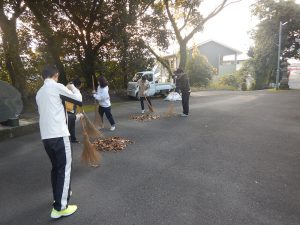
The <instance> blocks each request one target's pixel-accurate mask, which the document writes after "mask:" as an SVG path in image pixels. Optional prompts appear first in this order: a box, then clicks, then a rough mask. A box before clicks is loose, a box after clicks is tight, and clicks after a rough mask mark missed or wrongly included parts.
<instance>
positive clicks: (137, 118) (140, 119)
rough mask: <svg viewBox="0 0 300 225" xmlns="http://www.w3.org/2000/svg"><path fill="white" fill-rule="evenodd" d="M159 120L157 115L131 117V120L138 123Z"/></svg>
mask: <svg viewBox="0 0 300 225" xmlns="http://www.w3.org/2000/svg"><path fill="white" fill-rule="evenodd" d="M159 118H160V116H159V115H154V114H143V115H135V116H131V119H132V120H136V121H139V122H144V121H150V120H158V119H159Z"/></svg>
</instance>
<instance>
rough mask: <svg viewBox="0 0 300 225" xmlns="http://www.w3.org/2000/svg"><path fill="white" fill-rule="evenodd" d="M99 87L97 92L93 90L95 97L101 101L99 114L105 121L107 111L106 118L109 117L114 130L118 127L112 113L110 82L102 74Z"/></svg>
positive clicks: (111, 128)
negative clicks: (109, 91)
mask: <svg viewBox="0 0 300 225" xmlns="http://www.w3.org/2000/svg"><path fill="white" fill-rule="evenodd" d="M98 84H99V86H98V88H97V92H93V96H94V98H95V99H96V100H97V101H98V102H99V114H100V117H101V119H102V121H103V115H104V113H105V116H106V118H107V119H108V121H109V123H110V125H111V127H110V130H111V131H114V130H115V129H116V126H115V121H114V118H113V116H112V114H111V103H110V97H109V93H108V90H109V88H108V84H107V80H106V79H105V77H103V76H100V77H99V78H98Z"/></svg>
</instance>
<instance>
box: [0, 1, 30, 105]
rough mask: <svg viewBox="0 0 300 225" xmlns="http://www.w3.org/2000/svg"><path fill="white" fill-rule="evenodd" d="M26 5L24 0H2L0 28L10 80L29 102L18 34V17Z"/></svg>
mask: <svg viewBox="0 0 300 225" xmlns="http://www.w3.org/2000/svg"><path fill="white" fill-rule="evenodd" d="M25 8H26V6H25V4H24V1H22V0H14V1H13V0H9V1H4V0H0V28H1V30H2V43H3V50H4V54H5V65H6V68H7V70H8V72H9V76H10V80H11V82H12V84H13V86H15V87H16V88H17V89H18V90H19V91H20V93H21V94H22V99H23V101H24V103H25V104H26V103H27V100H28V92H27V88H26V79H25V77H26V70H25V68H24V65H23V62H22V60H21V57H20V55H21V54H20V45H19V39H18V34H17V19H18V18H19V16H20V15H21V14H22V13H23V12H24V10H25Z"/></svg>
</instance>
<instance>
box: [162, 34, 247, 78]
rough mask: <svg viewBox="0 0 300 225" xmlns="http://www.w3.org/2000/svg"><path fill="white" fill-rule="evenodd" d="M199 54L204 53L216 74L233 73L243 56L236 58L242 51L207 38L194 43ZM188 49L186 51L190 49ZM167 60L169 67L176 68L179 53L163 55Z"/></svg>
mask: <svg viewBox="0 0 300 225" xmlns="http://www.w3.org/2000/svg"><path fill="white" fill-rule="evenodd" d="M196 47H197V48H198V49H199V51H200V54H201V55H204V56H205V57H206V58H207V60H208V62H209V63H210V64H211V65H212V66H213V67H214V68H216V69H217V71H218V75H224V74H228V73H234V72H235V71H237V70H238V69H239V65H240V64H241V62H242V61H244V60H245V58H242V59H238V55H240V54H241V53H242V52H240V51H239V50H236V49H234V48H231V47H228V46H226V45H224V44H221V43H219V42H217V41H214V40H209V41H206V42H204V43H201V44H199V45H196ZM191 50H192V49H189V50H188V51H191ZM165 58H166V59H167V60H168V61H169V63H170V66H171V69H172V70H176V68H177V67H178V66H179V62H180V58H179V53H177V54H173V55H168V56H165Z"/></svg>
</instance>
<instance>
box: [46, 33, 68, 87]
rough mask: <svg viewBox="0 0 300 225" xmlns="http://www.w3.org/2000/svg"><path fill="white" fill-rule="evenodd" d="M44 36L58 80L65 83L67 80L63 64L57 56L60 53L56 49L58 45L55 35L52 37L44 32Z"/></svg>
mask: <svg viewBox="0 0 300 225" xmlns="http://www.w3.org/2000/svg"><path fill="white" fill-rule="evenodd" d="M44 36H45V38H46V39H47V49H48V51H49V52H50V53H51V56H52V59H53V63H54V64H55V65H56V67H57V69H58V71H59V82H60V83H62V84H65V85H66V84H67V82H68V80H67V76H66V72H65V68H64V65H63V63H62V62H61V60H60V57H59V55H60V54H59V50H58V49H59V46H57V43H56V41H55V37H53V36H48V37H47V36H46V35H45V34H44Z"/></svg>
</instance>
